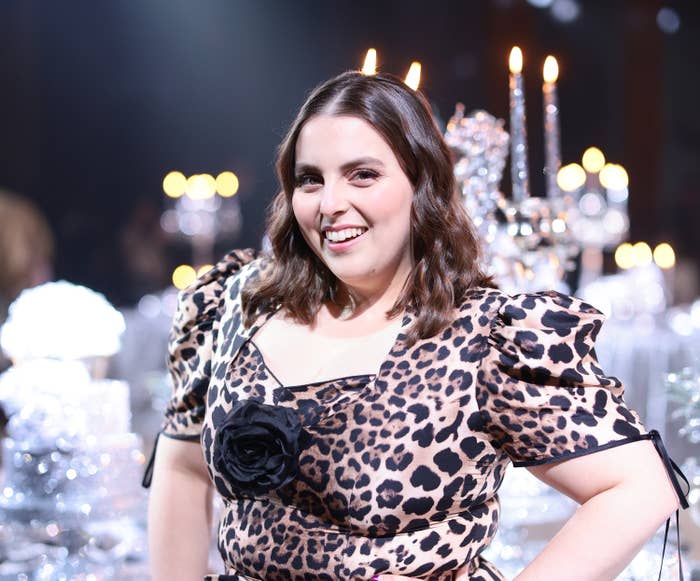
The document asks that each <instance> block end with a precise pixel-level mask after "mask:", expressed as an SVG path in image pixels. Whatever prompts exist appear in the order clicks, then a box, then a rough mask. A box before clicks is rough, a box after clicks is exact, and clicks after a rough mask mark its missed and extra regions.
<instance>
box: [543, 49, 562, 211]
mask: <svg viewBox="0 0 700 581" xmlns="http://www.w3.org/2000/svg"><path fill="white" fill-rule="evenodd" d="M542 76H543V77H544V84H543V85H542V98H543V102H544V160H545V163H544V175H545V178H546V180H547V196H548V197H549V198H554V197H556V196H557V195H558V194H559V187H558V186H557V172H558V171H559V168H560V167H561V144H560V141H559V100H558V99H557V77H558V76H559V66H558V65H557V59H555V58H554V57H553V56H548V57H547V58H546V59H545V61H544V67H543V68H542Z"/></svg>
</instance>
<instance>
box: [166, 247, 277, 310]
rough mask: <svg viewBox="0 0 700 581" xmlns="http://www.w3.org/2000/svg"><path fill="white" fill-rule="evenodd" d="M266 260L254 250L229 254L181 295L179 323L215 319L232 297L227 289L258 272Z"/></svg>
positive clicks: (234, 251) (181, 292)
mask: <svg viewBox="0 0 700 581" xmlns="http://www.w3.org/2000/svg"><path fill="white" fill-rule="evenodd" d="M264 260H265V259H264V257H262V256H260V255H259V253H258V251H256V250H253V249H250V248H247V249H242V250H231V251H230V252H228V253H227V254H226V255H224V256H223V257H222V258H221V260H219V261H218V262H217V263H216V264H215V265H214V266H213V267H212V268H210V269H209V270H207V271H206V272H205V273H203V274H201V275H200V276H199V277H197V279H195V280H194V281H193V282H192V283H191V284H190V285H189V286H187V287H186V288H185V289H183V290H182V291H180V294H179V297H178V309H177V313H176V315H175V321H176V322H177V321H178V320H179V319H183V320H184V319H187V320H195V321H196V320H201V319H207V318H211V317H213V316H215V315H216V311H217V309H218V308H219V305H220V303H221V302H222V301H223V300H224V299H225V297H226V296H227V295H228V294H230V293H227V292H225V291H226V289H227V288H231V287H232V286H235V285H237V284H238V282H239V279H240V278H242V277H244V276H246V275H248V276H249V275H253V274H255V273H256V272H258V271H259V269H260V264H262V263H263V262H264Z"/></svg>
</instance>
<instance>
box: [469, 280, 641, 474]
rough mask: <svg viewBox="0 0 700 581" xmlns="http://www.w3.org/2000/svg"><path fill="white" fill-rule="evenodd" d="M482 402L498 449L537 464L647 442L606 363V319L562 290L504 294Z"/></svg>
mask: <svg viewBox="0 0 700 581" xmlns="http://www.w3.org/2000/svg"><path fill="white" fill-rule="evenodd" d="M503 299H504V300H503V302H502V303H501V304H500V307H499V308H498V310H497V312H496V314H495V316H494V317H493V320H492V323H491V329H490V334H489V349H488V350H487V354H486V355H485V358H484V360H483V362H482V367H481V373H480V381H479V382H478V383H479V387H478V391H477V400H478V403H479V408H480V412H481V417H482V419H483V422H484V426H483V428H484V429H485V430H486V431H487V432H488V433H489V435H490V437H491V439H492V441H493V442H494V444H495V446H496V447H497V448H500V449H502V450H503V451H504V452H505V453H506V454H507V455H508V456H509V457H510V459H511V460H512V462H513V464H514V465H515V466H532V465H536V464H544V463H546V462H550V461H555V460H561V459H564V458H569V457H573V456H578V455H583V454H586V453H590V452H595V451H597V450H602V449H606V448H610V447H613V446H617V445H620V444H625V443H627V442H631V441H636V440H639V439H646V438H648V437H649V436H648V435H646V430H645V429H644V426H643V425H642V423H641V421H640V419H639V417H638V416H637V414H636V413H635V412H633V411H631V410H630V409H628V408H627V406H626V405H625V402H624V399H623V386H622V384H621V382H620V381H619V380H618V379H617V378H615V377H611V376H608V375H605V374H604V372H603V370H602V369H601V368H600V367H599V366H598V361H597V359H596V355H595V350H594V343H595V339H596V336H597V334H598V332H599V330H600V328H601V326H602V323H603V318H604V317H603V315H602V313H600V312H599V311H598V310H596V309H595V308H594V307H592V306H590V305H588V304H586V303H584V302H582V301H581V300H579V299H576V298H573V297H568V296H565V295H562V294H560V293H556V292H542V293H528V294H520V295H516V296H513V297H510V296H507V295H503Z"/></svg>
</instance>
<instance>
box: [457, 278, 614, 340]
mask: <svg viewBox="0 0 700 581" xmlns="http://www.w3.org/2000/svg"><path fill="white" fill-rule="evenodd" d="M459 311H460V313H464V314H466V313H472V314H474V313H478V316H479V317H480V318H481V323H482V324H485V325H488V326H491V327H492V326H494V325H505V326H512V327H534V328H537V327H543V328H549V329H553V330H556V329H560V330H561V328H562V327H566V328H568V329H571V328H572V327H578V326H580V325H581V324H584V323H588V324H593V325H594V326H596V327H600V326H601V325H602V323H603V321H604V319H605V316H604V315H603V313H601V312H600V311H599V310H598V309H597V308H595V307H594V306H593V305H590V304H589V303H586V302H585V301H583V300H582V299H580V298H578V297H575V296H571V295H567V294H564V293H560V292H558V291H555V290H546V291H535V292H522V293H515V294H509V293H507V292H505V291H503V290H501V289H498V288H487V287H475V288H472V289H470V290H469V291H467V293H466V294H465V296H464V299H463V300H462V302H461V304H460V306H459Z"/></svg>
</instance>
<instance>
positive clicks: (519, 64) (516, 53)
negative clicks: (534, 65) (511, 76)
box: [508, 46, 523, 73]
mask: <svg viewBox="0 0 700 581" xmlns="http://www.w3.org/2000/svg"><path fill="white" fill-rule="evenodd" d="M508 68H509V69H510V72H511V73H521V72H522V70H523V51H521V50H520V47H518V46H514V47H513V48H512V49H510V56H509V57H508Z"/></svg>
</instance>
